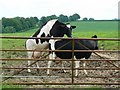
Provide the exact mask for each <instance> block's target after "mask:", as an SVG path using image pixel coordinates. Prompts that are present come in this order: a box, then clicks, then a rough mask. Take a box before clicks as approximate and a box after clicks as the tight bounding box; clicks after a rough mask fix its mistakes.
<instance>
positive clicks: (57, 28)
mask: <svg viewBox="0 0 120 90" xmlns="http://www.w3.org/2000/svg"><path fill="white" fill-rule="evenodd" d="M74 28H76V26H71V25H70V24H64V23H62V22H59V21H58V20H57V19H52V20H50V21H48V22H47V23H45V24H44V25H42V27H41V28H40V29H39V30H38V31H37V32H36V33H35V34H34V35H32V36H31V37H64V34H66V35H67V37H72V29H74ZM49 43H51V45H52V46H54V45H53V44H54V39H52V40H51V39H28V40H27V41H26V42H25V44H26V49H27V50H43V49H47V48H48V46H49ZM52 50H54V48H53V49H52ZM27 53H28V58H29V59H31V58H40V56H41V53H42V52H38V51H37V52H31V51H28V52H27ZM53 56H55V55H54V53H53ZM29 65H30V61H28V66H29ZM36 65H37V68H39V65H38V63H36ZM28 72H31V70H30V69H28Z"/></svg>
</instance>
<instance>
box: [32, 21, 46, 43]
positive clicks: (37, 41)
mask: <svg viewBox="0 0 120 90" xmlns="http://www.w3.org/2000/svg"><path fill="white" fill-rule="evenodd" d="M45 25H46V23H43V24H42V25H41V26H40V28H39V29H38V30H37V31H36V32H35V34H33V36H32V37H37V35H38V34H39V33H40V31H41V29H42V28H43V26H45ZM35 40H36V43H37V44H38V43H39V40H38V39H35Z"/></svg>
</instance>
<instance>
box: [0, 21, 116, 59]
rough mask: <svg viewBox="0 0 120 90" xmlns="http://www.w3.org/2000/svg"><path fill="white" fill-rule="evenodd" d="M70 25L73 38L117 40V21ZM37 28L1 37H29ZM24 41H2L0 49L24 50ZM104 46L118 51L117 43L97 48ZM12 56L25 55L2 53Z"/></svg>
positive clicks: (83, 22)
mask: <svg viewBox="0 0 120 90" xmlns="http://www.w3.org/2000/svg"><path fill="white" fill-rule="evenodd" d="M70 23H71V25H75V26H77V27H76V29H74V30H73V37H78V38H80V37H83V38H90V37H91V36H92V35H97V36H98V38H118V22H117V21H77V22H70ZM37 30H38V28H36V29H31V30H29V31H26V32H20V33H8V34H2V36H31V35H33V34H34V33H35V32H36V31H37ZM25 41H26V40H25V39H22V40H20V39H2V47H0V48H1V49H24V48H25ZM102 44H104V46H105V49H110V50H111V49H118V42H117V41H99V46H100V47H101V45H102ZM10 53H12V55H16V54H17V55H21V54H22V55H26V53H21V52H8V53H6V54H4V53H2V54H3V55H2V56H3V57H4V55H5V56H6V57H8V58H10V57H11V56H9V54H10Z"/></svg>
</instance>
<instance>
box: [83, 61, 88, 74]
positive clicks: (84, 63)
mask: <svg viewBox="0 0 120 90" xmlns="http://www.w3.org/2000/svg"><path fill="white" fill-rule="evenodd" d="M83 67H84V68H85V67H86V62H83ZM84 73H85V74H86V75H87V74H88V73H87V71H86V70H85V69H84Z"/></svg>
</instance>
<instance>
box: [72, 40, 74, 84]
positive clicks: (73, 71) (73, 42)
mask: <svg viewBox="0 0 120 90" xmlns="http://www.w3.org/2000/svg"><path fill="white" fill-rule="evenodd" d="M73 83H74V39H72V84H73Z"/></svg>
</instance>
